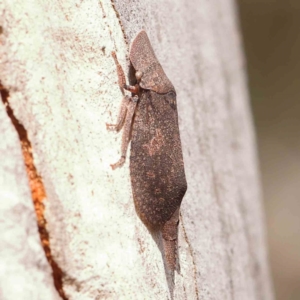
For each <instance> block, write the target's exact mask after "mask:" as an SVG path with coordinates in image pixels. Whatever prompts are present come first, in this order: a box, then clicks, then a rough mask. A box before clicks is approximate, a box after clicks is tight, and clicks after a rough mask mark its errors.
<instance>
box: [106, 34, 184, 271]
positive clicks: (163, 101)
mask: <svg viewBox="0 0 300 300" xmlns="http://www.w3.org/2000/svg"><path fill="white" fill-rule="evenodd" d="M112 56H113V58H114V60H115V63H116V66H117V73H118V80H119V85H120V87H121V88H122V89H125V90H128V91H130V92H131V96H125V97H124V98H123V100H122V104H121V109H120V112H119V116H118V119H117V123H116V124H107V129H108V130H115V131H117V132H119V131H120V130H121V129H122V127H123V128H124V129H123V135H122V146H121V158H120V160H119V161H118V162H117V163H115V164H113V165H111V167H112V168H113V169H115V168H117V167H120V166H122V165H123V164H124V162H125V158H126V152H127V148H128V144H129V142H130V140H131V151H130V177H131V185H132V192H133V199H134V204H135V209H136V212H137V214H138V216H139V217H140V219H141V220H142V222H143V223H144V224H145V225H146V227H147V228H148V229H149V230H150V231H160V232H161V234H162V239H163V249H164V256H165V261H166V265H167V267H168V269H169V270H171V271H174V270H175V269H176V263H177V237H178V224H179V209H180V204H181V201H182V198H183V196H184V194H185V192H186V190H187V182H186V178H185V173H184V164H183V156H182V150H181V142H180V136H179V127H178V114H177V105H176V92H175V88H174V86H173V84H172V83H171V81H170V80H169V79H168V77H167V76H166V74H165V72H164V71H163V69H162V67H161V65H160V63H159V62H158V60H157V58H156V56H155V54H154V51H153V49H152V46H151V44H150V41H149V38H148V36H147V33H146V32H145V31H141V32H139V33H138V34H137V36H136V37H135V39H134V40H133V42H132V44H131V48H130V53H129V59H130V62H131V64H132V66H133V68H134V70H135V80H136V83H135V85H127V84H126V80H125V75H124V72H123V69H122V67H121V65H120V64H119V62H118V60H117V57H116V54H115V53H114V52H113V53H112Z"/></svg>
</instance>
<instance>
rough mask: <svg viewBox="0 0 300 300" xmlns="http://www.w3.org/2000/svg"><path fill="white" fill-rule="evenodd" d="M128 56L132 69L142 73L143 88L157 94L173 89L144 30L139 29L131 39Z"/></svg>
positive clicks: (141, 84)
mask: <svg viewBox="0 0 300 300" xmlns="http://www.w3.org/2000/svg"><path fill="white" fill-rule="evenodd" d="M129 57H130V61H131V63H132V65H133V67H134V69H135V70H136V71H141V72H142V73H143V77H142V80H141V82H140V86H141V87H142V88H143V89H148V90H152V91H155V92H157V93H159V94H165V93H168V92H169V91H172V90H174V86H173V84H172V83H171V81H170V80H169V79H168V77H167V76H166V74H165V72H164V70H163V68H162V67H161V65H160V63H159V62H158V60H157V58H156V56H155V54H154V51H153V49H152V46H151V44H150V41H149V38H148V36H147V33H146V32H145V31H144V30H142V31H140V32H139V33H138V34H137V36H136V37H135V39H134V40H133V41H132V44H131V48H130V53H129Z"/></svg>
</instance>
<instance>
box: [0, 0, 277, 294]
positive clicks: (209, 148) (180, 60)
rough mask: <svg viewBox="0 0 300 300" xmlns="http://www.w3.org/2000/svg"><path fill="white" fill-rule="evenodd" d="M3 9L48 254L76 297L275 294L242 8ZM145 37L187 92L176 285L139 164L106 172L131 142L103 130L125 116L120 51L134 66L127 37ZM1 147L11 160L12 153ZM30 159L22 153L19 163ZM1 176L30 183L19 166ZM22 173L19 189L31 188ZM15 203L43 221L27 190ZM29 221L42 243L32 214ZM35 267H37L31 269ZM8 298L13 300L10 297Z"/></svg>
mask: <svg viewBox="0 0 300 300" xmlns="http://www.w3.org/2000/svg"><path fill="white" fill-rule="evenodd" d="M126 2H127V1H126ZM0 13H1V19H0V22H1V26H2V34H1V69H0V79H1V82H2V84H3V85H4V86H5V88H6V89H8V91H9V93H10V97H9V99H8V100H9V105H10V106H11V108H12V109H13V111H14V113H15V115H16V117H17V119H18V120H19V121H20V122H21V123H22V124H23V125H24V127H25V128H26V130H27V133H28V136H29V139H30V141H31V144H32V148H33V155H34V161H35V166H36V167H37V170H38V172H39V174H40V175H41V176H42V179H43V183H44V186H45V189H46V193H47V199H46V201H45V204H46V218H47V224H48V230H49V234H50V245H51V250H52V254H53V257H54V258H55V260H56V262H57V263H58V265H59V266H60V268H61V269H62V270H63V272H64V275H63V284H64V285H63V287H64V291H65V294H66V296H67V297H68V299H166V298H168V297H169V298H170V297H173V298H174V299H239V300H240V299H247V300H248V299H249V300H250V299H267V300H268V299H273V296H272V288H271V283H270V277H269V271H268V262H267V253H266V245H265V231H264V220H263V207H262V202H261V194H260V186H259V174H258V171H257V159H256V151H255V137H254V130H253V124H252V119H251V114H250V108H249V99H248V92H247V86H246V77H245V61H244V57H243V54H242V49H241V37H240V35H239V28H238V24H237V16H236V12H235V4H234V3H233V2H232V1H230V0H222V1H221V0H220V1H216V2H211V1H202V0H201V1H182V0H177V1H174V0H172V1H150V0H148V1H147V0H144V1H139V2H134V3H132V2H127V3H125V1H115V5H113V4H112V2H111V1H106V0H103V1H102V0H100V2H99V1H85V2H82V1H77V2H74V1H63V2H60V1H51V2H49V1H37V0H32V1H30V2H28V1H21V0H14V1H11V0H9V1H2V2H1V3H0ZM121 26H122V27H121ZM142 28H143V29H145V30H146V31H147V32H148V35H149V37H150V40H151V42H152V45H153V48H154V51H155V53H156V55H157V57H158V59H159V60H160V62H161V64H162V66H163V68H164V69H165V72H166V74H167V75H168V77H169V78H170V80H171V81H172V83H173V84H174V86H175V88H176V90H177V101H178V114H179V123H180V133H181V139H182V147H183V153H184V161H185V169H186V176H187V182H188V191H187V194H186V196H185V197H184V200H183V204H182V218H181V225H180V228H179V256H180V263H181V273H180V274H176V275H175V284H174V287H172V284H170V282H169V279H168V277H167V276H166V274H165V272H164V265H163V260H162V256H161V253H160V251H159V249H158V247H157V245H156V243H155V241H154V240H153V238H152V237H151V235H150V234H149V232H148V231H147V229H146V228H145V227H144V226H143V224H142V223H141V221H140V220H139V219H138V217H137V215H136V213H135V211H134V206H133V200H132V194H131V186H130V177H129V168H128V160H127V162H126V164H125V165H124V166H123V167H122V168H120V169H118V170H115V171H112V170H111V168H110V166H109V165H110V164H111V163H114V162H116V161H117V160H118V158H119V154H120V143H121V135H120V134H119V135H115V134H112V133H111V132H107V131H106V128H105V123H106V122H107V123H112V122H114V121H115V120H116V116H117V113H118V107H119V105H120V102H121V98H122V94H121V91H120V89H119V87H118V85H117V74H116V70H115V65H114V62H113V59H112V57H111V51H116V52H117V55H118V58H119V60H120V62H121V63H122V65H123V66H124V67H125V69H126V67H127V66H128V61H127V60H126V55H127V53H128V43H126V40H127V41H130V40H131V39H132V38H133V37H134V36H135V34H136V33H137V32H138V31H139V30H141V29H142ZM3 118H4V119H8V117H7V116H3ZM5 122H7V120H5ZM0 128H1V130H2V131H3V130H4V129H3V128H2V127H0ZM10 130H12V128H11V129H10ZM2 135H3V132H1V136H2ZM1 143H5V141H3V139H1V141H0V144H1ZM15 143H16V141H15ZM13 147H17V145H15V146H13ZM0 148H1V149H4V151H5V153H3V154H2V153H1V156H2V157H6V155H7V154H6V152H7V153H8V154H9V151H10V150H9V148H3V147H2V146H1V147H0ZM21 160H22V159H21V155H20V153H19V154H18V155H15V156H13V157H12V158H11V162H10V165H11V166H13V165H14V164H16V165H18V166H21V164H22V162H21ZM1 172H2V173H1V174H0V178H2V177H3V178H5V176H8V175H6V173H7V172H8V174H9V176H11V177H12V178H13V177H14V176H15V178H16V176H19V175H18V172H17V170H16V169H15V168H13V167H12V168H8V169H4V170H3V169H2V171H1ZM5 172H6V173H5ZM22 172H23V174H22V178H23V179H22V181H20V182H19V188H20V189H27V190H28V186H27V182H26V180H25V179H24V176H25V175H24V170H23V171H22ZM1 176H2V177H1ZM6 188H7V189H8V190H11V191H12V190H14V189H15V188H14V187H13V186H9V185H6ZM15 197H16V199H18V201H25V200H26V203H27V204H26V205H27V206H28V207H29V206H30V207H31V208H30V211H31V212H32V210H33V209H32V205H31V204H29V196H28V192H27V196H26V197H24V196H23V195H20V194H16V196H15ZM1 213H2V212H1ZM17 213H18V212H15V214H17ZM15 217H16V215H12V216H11V217H9V218H8V219H7V218H4V219H3V220H1V222H4V223H5V222H10V221H11V220H10V218H15ZM24 222H25V223H26V224H27V225H26V226H29V227H30V230H32V231H35V240H37V239H38V236H37V232H36V229H34V224H32V219H31V221H24ZM15 225H16V226H17V224H15ZM22 229H24V226H22V225H21V224H20V226H19V229H18V230H19V231H21V230H22ZM10 230H13V229H9V228H8V229H6V230H5V231H6V232H7V234H10V235H12V234H13V231H10ZM1 234H2V235H4V232H1ZM22 243H23V248H24V247H27V246H28V244H30V240H29V238H28V239H23V240H22ZM13 247H14V245H11V247H10V248H9V249H7V251H8V252H9V251H13ZM38 251H39V255H41V254H42V253H43V252H42V249H41V247H39V249H38ZM24 255H25V256H24V260H26V259H29V257H28V256H26V255H29V254H27V253H24ZM1 260H2V263H3V264H4V265H5V266H6V268H9V265H7V262H6V261H3V259H2V257H1ZM44 261H45V260H44ZM38 269H40V266H39V263H38V262H37V261H35V262H34V263H32V265H30V266H27V267H26V271H27V272H28V273H31V272H33V273H34V272H36V270H38ZM45 269H46V268H45ZM11 270H12V271H11V272H14V271H13V269H11ZM43 272H45V274H46V273H47V272H48V271H45V270H42V273H43ZM47 274H48V273H47ZM41 276H42V275H41ZM44 276H46V275H44ZM16 280H18V282H19V280H27V277H26V276H25V275H24V276H22V278H21V279H20V278H19V279H18V278H17V279H16ZM27 283H28V284H30V281H27ZM32 288H36V289H38V288H39V287H38V285H34V284H32ZM50 290H51V291H52V290H53V285H52V283H49V281H48V284H47V289H45V292H46V293H47V297H48V298H49V299H55V298H56V297H57V295H56V294H55V293H52V292H50ZM36 291H37V290H36ZM6 293H8V294H7V295H8V296H7V299H15V298H14V297H13V296H11V297H9V295H13V288H12V289H11V290H9V289H8V290H7V291H6ZM10 293H11V294H10ZM18 299H28V298H26V297H23V298H22V297H19V298H18ZM43 299H46V297H44V298H43Z"/></svg>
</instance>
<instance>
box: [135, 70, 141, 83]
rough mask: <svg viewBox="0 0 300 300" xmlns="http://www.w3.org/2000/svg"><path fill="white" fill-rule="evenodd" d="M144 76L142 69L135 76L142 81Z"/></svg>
mask: <svg viewBox="0 0 300 300" xmlns="http://www.w3.org/2000/svg"><path fill="white" fill-rule="evenodd" d="M142 77H143V72H141V71H136V72H135V78H136V80H137V81H140V80H141V79H142Z"/></svg>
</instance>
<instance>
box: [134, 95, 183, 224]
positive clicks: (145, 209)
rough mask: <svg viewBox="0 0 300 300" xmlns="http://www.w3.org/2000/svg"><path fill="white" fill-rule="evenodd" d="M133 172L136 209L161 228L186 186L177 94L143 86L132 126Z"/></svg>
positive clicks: (144, 217) (149, 222)
mask: <svg viewBox="0 0 300 300" xmlns="http://www.w3.org/2000/svg"><path fill="white" fill-rule="evenodd" d="M130 173H131V182H132V189H133V198H134V203H135V208H136V211H137V213H138V215H139V217H140V218H141V220H142V221H143V222H144V224H145V225H146V226H147V227H148V228H160V227H161V226H162V225H163V224H164V223H165V222H166V221H167V220H169V219H170V218H171V216H172V215H173V213H174V212H175V211H176V209H178V207H179V206H180V203H181V201H182V198H183V196H184V194H185V192H186V189H187V183H186V178H185V173H184V166H183V157H182V151H181V143H180V137H179V128H178V116H177V106H176V94H175V92H174V91H171V92H170V93H167V94H163V95H161V94H157V93H155V92H153V91H149V90H142V93H141V96H140V100H139V103H138V107H137V111H136V116H135V120H134V124H133V128H132V140H131V154H130Z"/></svg>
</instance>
